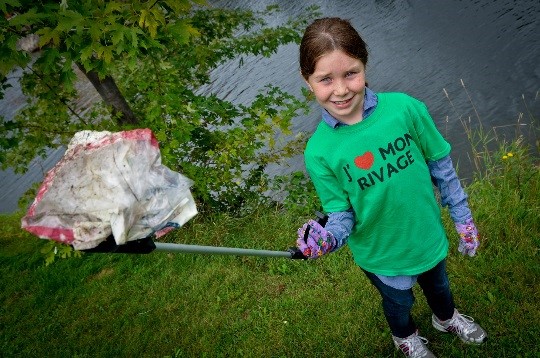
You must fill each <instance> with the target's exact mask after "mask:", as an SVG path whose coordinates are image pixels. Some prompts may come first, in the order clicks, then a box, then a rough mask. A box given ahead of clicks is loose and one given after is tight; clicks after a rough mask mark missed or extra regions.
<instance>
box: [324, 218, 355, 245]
mask: <svg viewBox="0 0 540 358" xmlns="http://www.w3.org/2000/svg"><path fill="white" fill-rule="evenodd" d="M353 226H354V211H353V210H352V209H349V210H347V211H338V212H335V213H328V221H327V223H326V225H325V227H324V228H325V229H326V230H327V231H328V232H330V233H332V235H333V236H334V238H335V239H336V246H335V247H334V248H333V249H332V252H333V251H336V250H337V249H339V248H340V247H342V246H344V245H345V244H346V243H347V239H348V238H349V235H350V234H351V232H352V228H353Z"/></svg>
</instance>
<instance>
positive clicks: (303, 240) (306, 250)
mask: <svg viewBox="0 0 540 358" xmlns="http://www.w3.org/2000/svg"><path fill="white" fill-rule="evenodd" d="M307 230H309V231H308V235H307V237H306V231H307ZM335 246H336V239H335V238H334V235H332V234H331V233H330V232H328V231H326V229H325V228H324V227H322V226H321V225H320V224H319V223H318V222H316V221H315V220H309V222H308V223H307V224H304V226H302V227H301V228H300V229H298V239H297V240H296V247H298V249H299V250H300V251H302V253H303V254H304V256H306V257H307V258H308V259H316V258H318V257H319V256H322V255H324V254H327V253H329V252H330V251H332V249H333V248H334V247H335Z"/></svg>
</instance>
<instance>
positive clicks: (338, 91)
mask: <svg viewBox="0 0 540 358" xmlns="http://www.w3.org/2000/svg"><path fill="white" fill-rule="evenodd" d="M347 92H348V89H347V85H346V84H345V83H343V81H336V82H335V86H334V94H335V95H336V96H343V95H345V94H347Z"/></svg>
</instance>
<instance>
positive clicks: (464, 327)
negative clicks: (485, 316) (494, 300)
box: [447, 314, 476, 334]
mask: <svg viewBox="0 0 540 358" xmlns="http://www.w3.org/2000/svg"><path fill="white" fill-rule="evenodd" d="M473 322H474V319H473V318H472V317H471V316H467V315H463V314H458V315H457V316H456V317H455V318H454V319H452V320H451V321H450V322H449V323H448V328H447V329H449V330H452V331H455V332H456V333H460V334H461V333H465V334H468V333H471V332H474V331H476V327H475V325H474V324H473Z"/></svg>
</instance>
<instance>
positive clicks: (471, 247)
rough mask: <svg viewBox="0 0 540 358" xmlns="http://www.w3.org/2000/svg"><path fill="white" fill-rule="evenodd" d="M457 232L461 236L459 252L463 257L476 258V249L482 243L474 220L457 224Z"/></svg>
mask: <svg viewBox="0 0 540 358" xmlns="http://www.w3.org/2000/svg"><path fill="white" fill-rule="evenodd" d="M456 230H457V232H458V234H459V247H458V251H459V252H461V253H462V254H463V255H469V256H474V255H475V254H476V249H478V246H480V241H479V238H478V230H477V229H476V226H475V225H474V222H473V220H472V219H469V220H467V221H465V222H464V223H456Z"/></svg>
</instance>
